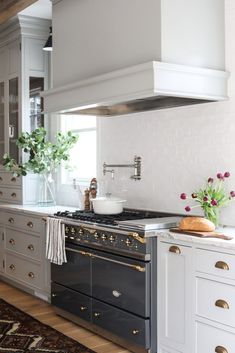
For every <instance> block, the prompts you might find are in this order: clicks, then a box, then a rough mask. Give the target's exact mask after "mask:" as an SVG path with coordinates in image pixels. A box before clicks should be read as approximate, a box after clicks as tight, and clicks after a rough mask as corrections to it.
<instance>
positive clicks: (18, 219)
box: [0, 210, 50, 300]
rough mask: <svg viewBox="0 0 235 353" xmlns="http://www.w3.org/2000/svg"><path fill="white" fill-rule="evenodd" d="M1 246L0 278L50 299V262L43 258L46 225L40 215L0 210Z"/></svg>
mask: <svg viewBox="0 0 235 353" xmlns="http://www.w3.org/2000/svg"><path fill="white" fill-rule="evenodd" d="M0 221H1V223H2V227H1V228H0V234H3V236H4V244H3V246H1V250H0V266H1V259H3V260H4V261H3V262H2V263H3V264H4V267H3V268H2V273H1V276H2V278H3V279H5V280H6V281H10V283H11V284H13V285H16V286H19V287H20V288H22V289H24V290H26V291H28V292H30V293H32V294H34V295H36V296H39V297H42V298H44V299H46V300H48V299H49V297H50V263H49V262H48V261H47V260H46V258H45V251H46V250H45V248H46V244H45V243H46V226H45V221H44V220H43V218H42V216H35V215H32V214H30V213H27V214H25V213H22V212H20V211H16V210H14V212H12V211H3V210H2V211H0ZM0 271H1V268H0Z"/></svg>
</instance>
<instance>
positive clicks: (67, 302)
mask: <svg viewBox="0 0 235 353" xmlns="http://www.w3.org/2000/svg"><path fill="white" fill-rule="evenodd" d="M51 304H52V305H54V306H56V307H58V308H60V309H63V310H66V311H68V312H70V313H71V314H73V315H77V316H78V317H80V318H82V319H83V320H87V321H90V319H91V298H90V297H88V296H86V295H83V294H81V293H78V292H75V291H73V290H71V289H69V288H67V287H64V286H61V285H59V284H55V283H52V284H51Z"/></svg>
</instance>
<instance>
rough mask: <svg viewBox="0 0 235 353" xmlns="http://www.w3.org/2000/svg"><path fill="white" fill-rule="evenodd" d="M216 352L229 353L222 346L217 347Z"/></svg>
mask: <svg viewBox="0 0 235 353" xmlns="http://www.w3.org/2000/svg"><path fill="white" fill-rule="evenodd" d="M215 352H216V353H228V351H227V349H226V348H224V347H222V346H217V347H216V348H215Z"/></svg>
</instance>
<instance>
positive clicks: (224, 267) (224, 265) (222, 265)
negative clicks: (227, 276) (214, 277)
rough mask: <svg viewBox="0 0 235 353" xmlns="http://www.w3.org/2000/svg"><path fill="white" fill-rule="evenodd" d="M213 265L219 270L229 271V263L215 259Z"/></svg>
mask: <svg viewBox="0 0 235 353" xmlns="http://www.w3.org/2000/svg"><path fill="white" fill-rule="evenodd" d="M215 267H216V268H219V269H221V270H226V271H229V265H228V264H227V263H226V262H224V261H217V262H216V264H215Z"/></svg>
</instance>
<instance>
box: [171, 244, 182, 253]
mask: <svg viewBox="0 0 235 353" xmlns="http://www.w3.org/2000/svg"><path fill="white" fill-rule="evenodd" d="M169 252H173V253H174V254H181V250H180V248H179V247H178V246H176V245H172V246H171V247H170V248H169Z"/></svg>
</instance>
